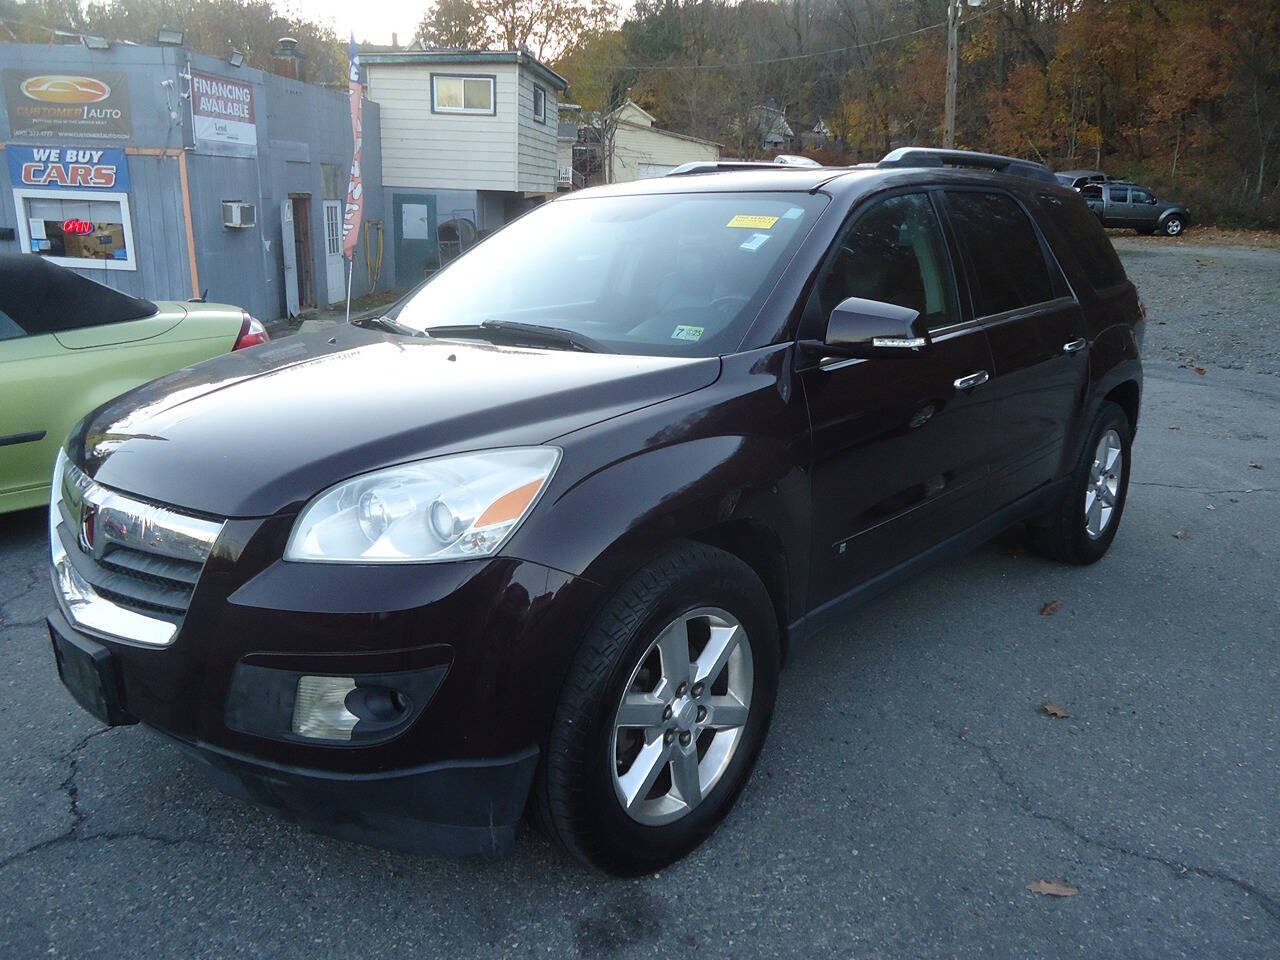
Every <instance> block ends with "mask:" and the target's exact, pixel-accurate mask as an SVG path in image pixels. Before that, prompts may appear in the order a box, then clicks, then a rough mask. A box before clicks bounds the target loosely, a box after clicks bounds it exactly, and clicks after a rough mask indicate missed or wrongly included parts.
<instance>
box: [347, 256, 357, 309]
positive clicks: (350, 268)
mask: <svg viewBox="0 0 1280 960" xmlns="http://www.w3.org/2000/svg"><path fill="white" fill-rule="evenodd" d="M355 272H356V266H355V261H354V260H348V261H347V323H350V322H351V276H352V274H354V273H355Z"/></svg>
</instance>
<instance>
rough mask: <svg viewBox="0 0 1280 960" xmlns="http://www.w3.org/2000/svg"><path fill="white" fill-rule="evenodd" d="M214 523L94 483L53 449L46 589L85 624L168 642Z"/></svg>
mask: <svg viewBox="0 0 1280 960" xmlns="http://www.w3.org/2000/svg"><path fill="white" fill-rule="evenodd" d="M221 530H222V524H221V523H217V522H214V521H211V520H204V519H201V518H199V517H192V516H188V515H187V514H183V513H178V512H176V511H174V510H170V509H168V508H166V507H159V506H156V505H155V504H150V503H145V502H143V501H141V500H134V499H133V498H131V497H127V496H125V495H124V494H121V493H117V492H116V491H114V490H109V489H107V488H106V487H103V486H100V485H99V484H97V483H95V482H94V481H93V480H91V479H90V478H89V477H87V476H86V475H85V474H84V473H83V472H81V471H80V470H79V469H77V468H76V467H75V466H74V465H73V464H72V463H70V462H69V461H68V460H67V459H66V456H65V455H64V454H62V453H59V455H58V463H57V466H56V467H55V468H54V476H53V490H52V496H51V503H50V507H49V544H50V550H51V555H52V561H53V581H54V588H55V593H56V594H57V595H58V600H59V603H60V604H61V606H62V609H63V612H65V613H66V615H67V616H68V617H69V618H70V619H71V620H72V622H74V623H75V624H77V625H78V626H81V627H83V628H84V629H86V630H89V631H91V632H94V633H100V634H104V635H106V636H110V637H114V638H117V639H121V640H128V641H132V642H135V643H141V644H145V645H147V646H166V645H168V644H170V643H172V642H173V638H174V636H175V635H176V634H177V631H178V627H179V626H180V625H181V623H182V618H183V616H185V614H186V612H187V608H188V607H189V606H190V604H191V595H192V593H193V592H194V590H195V586H196V582H197V581H198V580H199V579H200V571H201V570H202V569H203V567H204V562H205V560H206V559H208V557H209V553H210V552H211V551H212V550H213V544H214V542H215V541H216V540H217V538H218V534H219V533H220V532H221Z"/></svg>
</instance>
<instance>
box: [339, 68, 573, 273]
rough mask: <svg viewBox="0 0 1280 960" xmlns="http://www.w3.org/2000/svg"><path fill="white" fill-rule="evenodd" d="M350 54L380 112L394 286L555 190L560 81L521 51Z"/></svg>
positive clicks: (383, 177)
mask: <svg viewBox="0 0 1280 960" xmlns="http://www.w3.org/2000/svg"><path fill="white" fill-rule="evenodd" d="M360 59H361V62H362V63H363V65H364V68H365V82H366V92H367V96H368V98H369V99H370V100H374V101H377V103H378V106H379V109H380V112H381V118H382V163H383V176H382V183H383V189H384V192H385V198H386V202H385V210H386V211H387V217H388V221H389V222H388V223H387V224H386V229H387V230H388V232H390V233H391V236H392V237H393V238H394V241H393V242H394V249H395V272H396V276H395V282H396V285H397V286H401V287H404V286H408V285H410V284H412V283H413V282H415V281H416V280H417V279H418V278H419V277H421V276H422V275H423V274H425V273H426V272H427V271H428V270H430V269H432V268H433V267H434V266H436V265H437V264H439V262H440V261H441V259H442V258H443V259H444V260H447V259H448V258H449V257H450V256H452V255H455V254H456V252H457V249H458V244H461V245H463V246H465V244H466V243H467V241H468V238H469V237H471V236H474V234H475V233H477V232H478V233H481V234H483V233H486V232H488V231H491V230H495V229H497V228H498V227H500V226H502V225H503V224H504V223H506V222H507V221H508V220H510V219H512V218H513V217H515V216H517V215H518V214H520V213H522V212H524V210H526V209H528V207H529V206H530V205H532V204H535V203H539V202H541V201H542V199H543V198H545V197H546V196H548V195H552V194H554V193H555V191H556V179H557V163H556V128H557V120H558V110H559V107H558V104H559V100H560V96H561V94H562V93H563V92H564V90H565V88H566V86H567V82H566V81H565V79H564V78H563V77H561V76H560V75H559V74H557V73H556V72H555V71H553V70H552V69H551V68H550V67H548V66H546V65H545V64H543V63H541V62H539V61H538V60H536V59H535V58H534V57H532V56H531V55H530V54H529V53H528V52H527V51H523V50H512V51H497V50H398V51H378V52H362V53H361V55H360Z"/></svg>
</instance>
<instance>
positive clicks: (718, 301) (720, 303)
mask: <svg viewBox="0 0 1280 960" xmlns="http://www.w3.org/2000/svg"><path fill="white" fill-rule="evenodd" d="M750 302H751V298H750V297H744V296H742V294H740V293H730V294H726V295H725V296H723V297H716V298H715V299H714V300H712V301H711V303H710V304H709V305H708V306H710V308H711V309H712V310H721V311H723V312H725V313H726V314H728V313H729V312H730V311H728V310H726V309H725V308H726V307H727V306H728V305H730V304H735V305H736V309H735V310H734V311H733V312H734V313H736V312H737V311H738V310H741V309H742V308H743V307H745V306H746V305H747V304H748V303H750Z"/></svg>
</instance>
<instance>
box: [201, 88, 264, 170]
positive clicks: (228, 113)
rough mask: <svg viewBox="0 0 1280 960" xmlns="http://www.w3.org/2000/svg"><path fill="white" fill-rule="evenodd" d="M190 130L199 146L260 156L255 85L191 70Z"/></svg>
mask: <svg viewBox="0 0 1280 960" xmlns="http://www.w3.org/2000/svg"><path fill="white" fill-rule="evenodd" d="M191 128H192V130H193V131H194V132H195V138H196V142H197V143H200V144H209V143H229V144H233V145H235V146H239V147H242V148H244V151H245V152H247V153H257V151H258V127H257V125H256V124H255V123H254V118H253V84H251V83H245V82H244V81H241V80H228V79H227V78H226V77H218V76H214V75H213V74H211V73H201V72H199V71H198V70H192V71H191Z"/></svg>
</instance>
